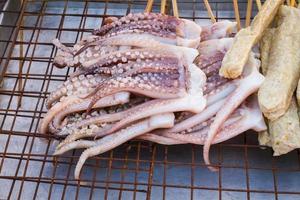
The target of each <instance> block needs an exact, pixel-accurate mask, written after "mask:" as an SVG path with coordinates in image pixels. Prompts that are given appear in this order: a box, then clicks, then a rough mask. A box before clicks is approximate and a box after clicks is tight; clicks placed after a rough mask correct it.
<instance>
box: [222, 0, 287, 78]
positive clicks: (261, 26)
mask: <svg viewBox="0 0 300 200" xmlns="http://www.w3.org/2000/svg"><path fill="white" fill-rule="evenodd" d="M283 1H284V0H267V1H266V2H265V3H264V5H263V6H262V8H261V10H260V11H259V12H258V14H257V15H256V16H255V17H254V19H253V21H252V23H251V26H249V27H247V28H245V29H242V30H240V31H239V32H238V33H237V34H236V36H235V41H234V43H233V45H232V47H231V48H230V49H229V51H228V52H227V53H226V55H225V57H224V59H223V61H222V67H221V69H220V75H221V76H224V77H226V78H237V77H238V76H240V75H241V74H242V71H243V67H244V65H245V64H246V62H247V60H248V57H249V53H250V51H251V49H252V47H253V46H254V45H255V44H256V43H257V42H258V41H259V40H260V38H261V37H262V35H263V32H264V30H265V29H266V28H267V27H268V26H269V24H270V23H271V22H272V21H273V18H274V16H275V15H276V13H277V10H278V8H279V6H280V5H281V4H282V3H283Z"/></svg>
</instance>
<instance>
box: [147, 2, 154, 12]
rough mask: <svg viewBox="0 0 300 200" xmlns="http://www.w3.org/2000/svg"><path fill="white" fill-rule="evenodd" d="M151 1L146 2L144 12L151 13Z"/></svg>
mask: <svg viewBox="0 0 300 200" xmlns="http://www.w3.org/2000/svg"><path fill="white" fill-rule="evenodd" d="M153 1H154V0H148V1H147V6H146V9H145V12H151V11H152V6H153Z"/></svg>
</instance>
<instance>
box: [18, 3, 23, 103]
mask: <svg viewBox="0 0 300 200" xmlns="http://www.w3.org/2000/svg"><path fill="white" fill-rule="evenodd" d="M21 3H22V4H23V0H22V1H21ZM23 22H24V21H23V19H22V20H21V26H23ZM19 33H20V35H19V39H20V42H21V43H20V51H19V56H20V58H23V44H22V41H23V40H24V34H23V30H20V31H19ZM23 65H24V61H23V60H22V59H20V61H19V71H18V91H19V92H20V96H19V97H18V104H17V106H18V108H19V107H20V106H21V104H22V96H23V92H21V91H22V88H23V80H22V72H23Z"/></svg>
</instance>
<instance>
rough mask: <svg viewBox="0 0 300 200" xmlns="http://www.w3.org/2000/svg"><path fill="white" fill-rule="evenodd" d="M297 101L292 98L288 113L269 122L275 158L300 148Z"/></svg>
mask: <svg viewBox="0 0 300 200" xmlns="http://www.w3.org/2000/svg"><path fill="white" fill-rule="evenodd" d="M297 111H298V110H297V104H296V99H295V98H292V101H291V104H290V106H289V108H288V110H287V112H286V113H285V114H284V115H283V116H281V117H280V118H278V119H276V120H274V121H270V120H269V133H270V136H271V141H272V148H273V150H274V156H279V155H282V154H285V153H288V152H289V151H292V150H293V149H296V148H299V147H300V123H299V117H298V112H297Z"/></svg>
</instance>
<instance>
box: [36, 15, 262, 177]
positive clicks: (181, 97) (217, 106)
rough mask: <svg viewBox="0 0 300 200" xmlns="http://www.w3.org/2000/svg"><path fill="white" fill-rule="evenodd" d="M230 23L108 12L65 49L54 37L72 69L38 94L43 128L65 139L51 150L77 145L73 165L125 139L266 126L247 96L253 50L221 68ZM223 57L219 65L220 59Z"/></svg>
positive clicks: (178, 138)
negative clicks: (43, 101) (226, 72)
mask: <svg viewBox="0 0 300 200" xmlns="http://www.w3.org/2000/svg"><path fill="white" fill-rule="evenodd" d="M235 32H236V23H235V22H230V21H220V22H216V23H214V24H212V25H209V26H200V25H198V24H196V23H194V22H193V21H189V20H185V19H179V18H176V17H173V16H168V15H163V14H155V13H138V14H129V15H127V16H124V17H122V18H120V19H117V18H113V17H111V18H107V19H106V20H105V22H104V26H102V27H101V28H99V29H96V30H94V31H93V32H92V34H91V35H89V36H87V37H86V38H85V39H83V40H81V41H80V42H78V43H77V44H75V45H74V46H73V47H66V46H64V45H63V44H61V43H60V42H59V41H58V40H57V39H55V40H54V41H53V43H54V44H55V46H56V47H57V48H58V52H57V55H56V57H55V59H54V65H55V66H56V67H60V68H62V67H77V69H76V71H75V72H74V73H73V74H71V75H70V77H69V78H68V80H67V81H65V82H64V83H63V84H62V85H61V86H59V87H58V88H57V89H56V90H55V91H53V92H52V93H51V94H50V95H49V97H48V99H47V108H48V109H49V110H48V112H47V114H46V115H45V116H44V119H43V121H42V123H41V124H40V131H41V132H42V133H49V132H50V133H52V134H55V135H58V136H61V137H63V138H64V140H62V141H61V142H60V144H59V145H58V146H57V148H56V151H55V153H54V154H55V155H60V154H63V153H65V152H67V151H70V150H72V149H80V148H81V149H84V151H83V152H82V154H81V156H80V158H79V161H78V163H77V166H76V168H75V178H76V179H79V176H80V171H81V168H82V166H83V164H84V162H85V161H86V160H87V159H88V158H89V157H92V156H96V155H98V154H101V153H104V152H106V151H109V150H111V149H113V148H115V147H117V146H119V145H121V144H123V143H125V142H127V141H129V140H132V139H141V140H147V141H151V142H156V143H160V144H165V145H174V144H185V143H192V144H199V145H204V150H203V156H204V160H205V162H206V164H207V166H208V167H209V168H210V169H211V170H217V168H216V167H215V166H213V165H211V164H210V160H209V150H210V146H211V145H212V144H216V143H220V142H223V141H225V140H228V139H230V138H232V137H235V136H237V135H239V134H241V133H243V132H245V131H246V130H249V129H253V130H255V131H264V130H266V125H265V122H264V119H263V116H262V113H261V111H260V109H259V106H258V103H257V96H256V95H255V94H254V93H256V91H257V90H258V88H259V87H260V85H261V84H262V82H263V80H264V76H263V75H261V74H260V72H259V67H260V61H259V59H258V58H259V53H258V52H256V51H255V50H252V48H251V47H250V50H249V53H248V56H247V59H246V62H245V63H244V64H243V68H242V70H240V74H239V75H238V76H237V77H234V78H225V77H223V76H221V75H220V72H219V70H220V68H221V66H222V61H223V58H224V56H225V54H226V52H227V51H228V50H229V49H231V48H232V46H233V45H234V44H235V43H236V39H234V37H233V36H234V35H235ZM223 64H224V63H223Z"/></svg>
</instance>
